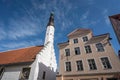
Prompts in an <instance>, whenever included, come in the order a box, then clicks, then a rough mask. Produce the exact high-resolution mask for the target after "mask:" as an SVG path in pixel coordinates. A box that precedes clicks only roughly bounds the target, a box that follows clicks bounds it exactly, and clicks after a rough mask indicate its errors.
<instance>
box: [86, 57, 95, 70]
mask: <svg viewBox="0 0 120 80" xmlns="http://www.w3.org/2000/svg"><path fill="white" fill-rule="evenodd" d="M91 59H93V60H94V62H95V66H96V69H90V65H89V62H88V60H91ZM87 62H88V68H89V70H97V64H96V61H95V59H94V58H90V59H87Z"/></svg>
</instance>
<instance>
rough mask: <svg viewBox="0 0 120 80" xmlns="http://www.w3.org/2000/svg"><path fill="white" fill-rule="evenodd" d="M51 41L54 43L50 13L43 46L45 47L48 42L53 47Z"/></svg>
mask: <svg viewBox="0 0 120 80" xmlns="http://www.w3.org/2000/svg"><path fill="white" fill-rule="evenodd" d="M53 41H54V14H53V13H51V15H50V18H49V22H48V24H47V30H46V37H45V43H44V45H46V44H47V43H48V42H50V43H51V44H52V45H53Z"/></svg>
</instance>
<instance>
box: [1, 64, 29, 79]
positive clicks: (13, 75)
mask: <svg viewBox="0 0 120 80" xmlns="http://www.w3.org/2000/svg"><path fill="white" fill-rule="evenodd" d="M26 66H27V65H26ZM26 66H20V65H19V66H8V67H5V72H4V74H3V76H2V79H1V80H18V79H19V76H20V72H21V71H22V68H23V67H26Z"/></svg>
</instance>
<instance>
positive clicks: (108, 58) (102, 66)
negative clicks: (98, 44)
mask: <svg viewBox="0 0 120 80" xmlns="http://www.w3.org/2000/svg"><path fill="white" fill-rule="evenodd" d="M105 57H107V58H108V61H109V63H110V65H111V69H112V68H113V66H112V63H111V60H110V57H109V56H100V57H99V60H100V62H101V66H102V69H103V70H106V69H109V68H104V65H103V63H102V61H101V58H105Z"/></svg>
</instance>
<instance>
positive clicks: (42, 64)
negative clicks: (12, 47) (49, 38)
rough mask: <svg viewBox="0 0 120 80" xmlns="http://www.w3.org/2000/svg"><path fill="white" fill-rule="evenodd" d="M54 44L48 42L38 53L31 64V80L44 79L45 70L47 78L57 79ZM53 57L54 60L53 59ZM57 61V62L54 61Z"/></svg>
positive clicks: (49, 79)
mask: <svg viewBox="0 0 120 80" xmlns="http://www.w3.org/2000/svg"><path fill="white" fill-rule="evenodd" d="M53 50H54V49H53V45H52V44H51V43H47V44H46V45H45V47H44V48H43V49H42V50H41V51H40V52H39V54H37V56H36V60H35V61H34V63H33V64H32V65H31V68H32V69H31V73H30V77H29V80H42V75H43V71H45V72H46V77H45V80H56V72H55V71H56V68H57V66H56V65H57V64H56V60H55V55H53V54H54V52H53V53H52V51H53ZM51 58H53V60H51ZM53 62H55V63H53Z"/></svg>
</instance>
